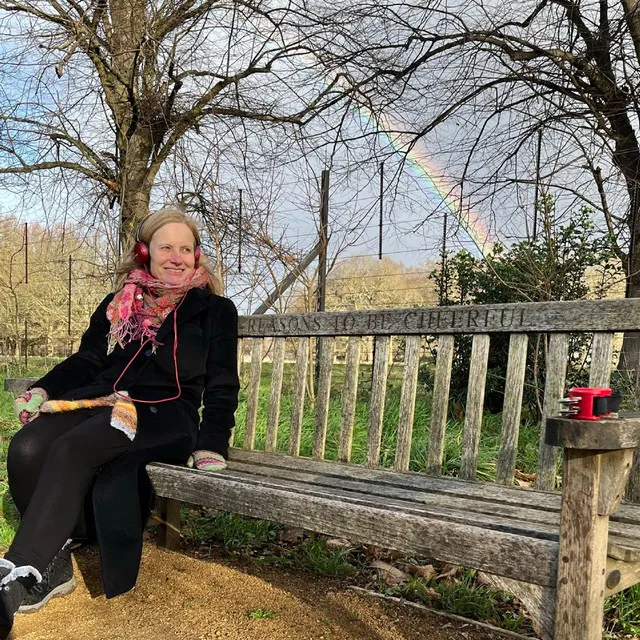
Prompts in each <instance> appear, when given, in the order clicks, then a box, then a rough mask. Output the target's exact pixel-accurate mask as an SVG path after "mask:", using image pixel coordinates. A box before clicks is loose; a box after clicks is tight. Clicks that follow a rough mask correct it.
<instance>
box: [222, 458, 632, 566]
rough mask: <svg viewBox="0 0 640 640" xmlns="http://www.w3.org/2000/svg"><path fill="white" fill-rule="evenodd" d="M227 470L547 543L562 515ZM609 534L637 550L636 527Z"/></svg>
mask: <svg viewBox="0 0 640 640" xmlns="http://www.w3.org/2000/svg"><path fill="white" fill-rule="evenodd" d="M229 465H230V467H229V468H230V470H231V472H232V473H235V472H238V473H240V474H249V475H251V476H257V477H264V478H265V481H267V479H269V480H272V481H275V482H280V481H281V480H285V481H287V482H295V483H296V484H297V486H299V487H300V490H301V491H314V490H318V489H324V490H336V491H338V492H341V493H342V492H349V493H347V494H345V495H355V494H357V495H358V496H361V497H362V498H363V499H368V500H373V501H384V502H385V503H386V504H392V503H394V502H397V503H398V504H402V505H404V507H405V508H407V509H411V510H417V511H418V512H419V511H420V510H421V509H423V508H425V507H427V508H428V511H429V513H431V514H433V513H434V509H435V510H437V511H439V510H441V509H442V510H445V511H448V512H450V513H452V512H456V513H458V514H460V513H462V514H464V515H463V516H462V519H463V520H464V521H469V522H470V523H471V524H472V523H473V522H474V521H475V520H476V519H477V522H478V524H480V523H481V522H482V523H484V524H486V525H487V526H496V527H497V526H499V527H500V528H501V530H503V531H510V530H513V531H514V532H516V531H518V530H522V531H523V532H527V531H528V532H529V533H530V534H531V535H535V536H536V537H544V538H547V539H557V536H558V530H559V526H560V513H559V501H557V500H550V501H549V505H548V508H547V509H532V508H526V507H522V506H521V505H520V504H518V503H516V502H503V503H496V502H487V501H486V500H484V499H482V498H480V499H476V500H474V499H473V498H470V497H467V496H464V495H458V496H451V495H443V494H441V493H437V492H434V493H431V492H428V491H423V490H416V489H414V488H411V487H401V486H398V485H390V484H380V483H372V482H370V481H366V480H354V479H352V478H349V477H336V476H335V475H322V474H318V473H310V472H305V471H296V470H292V469H287V468H284V467H269V466H267V465H256V464H245V463H242V462H233V461H231V462H230V463H229ZM390 501H391V502H390ZM459 517H460V516H459ZM523 527H524V529H523ZM609 531H610V533H611V535H612V536H613V537H614V538H615V544H616V546H618V547H625V548H626V547H631V548H636V549H638V550H640V540H638V536H639V534H640V526H639V525H638V524H635V525H632V524H627V523H620V522H611V524H610V527H609ZM619 556H620V554H619V553H616V555H615V557H619ZM624 557H627V556H623V557H619V559H624Z"/></svg>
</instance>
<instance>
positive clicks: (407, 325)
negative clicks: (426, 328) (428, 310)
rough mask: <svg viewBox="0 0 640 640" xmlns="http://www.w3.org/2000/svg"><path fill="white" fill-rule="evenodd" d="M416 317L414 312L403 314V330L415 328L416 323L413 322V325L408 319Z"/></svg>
mask: <svg viewBox="0 0 640 640" xmlns="http://www.w3.org/2000/svg"><path fill="white" fill-rule="evenodd" d="M417 315H418V314H417V313H416V312H415V311H409V312H408V313H406V314H405V316H404V318H403V323H404V328H405V329H413V328H415V325H416V323H415V322H413V323H412V322H410V319H415V317H416V316H417ZM423 315H424V314H423ZM421 326H422V325H421Z"/></svg>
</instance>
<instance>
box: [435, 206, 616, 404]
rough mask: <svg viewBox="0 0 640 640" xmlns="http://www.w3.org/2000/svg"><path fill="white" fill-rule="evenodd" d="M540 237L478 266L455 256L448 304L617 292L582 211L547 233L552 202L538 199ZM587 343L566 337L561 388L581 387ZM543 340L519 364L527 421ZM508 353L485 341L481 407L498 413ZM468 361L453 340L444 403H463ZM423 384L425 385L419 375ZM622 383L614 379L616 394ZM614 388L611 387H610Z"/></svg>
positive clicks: (496, 250) (609, 257)
mask: <svg viewBox="0 0 640 640" xmlns="http://www.w3.org/2000/svg"><path fill="white" fill-rule="evenodd" d="M543 209H544V211H545V212H546V215H545V220H546V221H547V222H545V224H544V233H541V234H540V235H539V236H538V238H537V239H536V240H525V241H522V242H518V243H515V244H513V245H512V246H510V247H504V246H503V245H501V244H497V245H496V246H494V247H493V249H492V251H491V252H490V253H489V254H488V255H487V256H485V257H484V258H475V257H474V256H472V255H471V254H470V253H468V252H466V251H463V252H460V253H458V254H454V255H450V256H448V257H447V260H446V262H445V265H446V267H445V268H446V269H447V274H445V275H446V282H447V285H448V289H447V292H446V296H445V303H448V304H499V303H510V302H511V303H513V302H547V301H551V300H576V299H581V298H602V297H605V296H606V295H609V294H611V293H612V292H614V291H615V289H616V288H617V289H618V290H619V289H620V288H621V287H620V285H624V271H623V269H622V268H621V265H620V263H619V261H618V260H617V258H616V256H615V254H614V253H613V251H612V250H611V244H610V241H609V239H608V238H607V237H606V236H602V235H601V234H598V233H597V231H596V229H595V228H594V224H593V221H592V219H591V213H592V212H590V211H588V210H586V209H583V210H582V211H580V212H579V213H578V214H576V215H575V216H574V217H573V219H572V220H571V222H569V223H568V224H567V225H566V226H558V227H555V226H552V225H551V224H549V223H548V221H549V220H551V219H552V214H553V201H552V199H551V198H546V199H545V202H544V203H543ZM432 277H433V278H434V280H435V281H436V284H438V285H439V284H440V282H441V281H442V278H443V272H442V268H439V269H437V270H435V271H434V272H433V273H432ZM620 293H621V292H620V291H618V295H620ZM589 348H590V343H589V341H588V340H586V339H585V338H584V336H570V346H569V366H568V369H567V386H568V387H571V386H585V384H586V382H587V379H588V377H587V374H588V367H587V365H588V361H589ZM546 351H547V340H546V339H545V337H544V336H542V335H540V334H538V335H537V336H532V338H531V340H530V343H529V354H528V358H527V378H526V382H525V399H524V401H525V403H526V404H527V405H528V406H529V409H530V410H529V416H530V417H534V416H539V415H540V414H541V412H542V392H543V389H544V370H545V367H544V362H545V356H546ZM508 352H509V339H508V336H506V337H504V336H499V335H496V336H493V337H492V340H491V349H490V352H489V363H488V373H487V385H486V391H485V402H486V406H487V408H488V409H489V410H490V411H494V412H497V411H501V409H502V404H503V396H504V384H505V379H506V364H507V360H508ZM470 353H471V339H470V336H460V337H459V339H457V340H456V347H455V354H454V367H453V373H452V382H451V390H452V397H453V398H454V399H455V400H456V401H457V402H460V403H464V400H465V397H466V387H467V382H468V375H469V370H468V369H469V359H470ZM423 379H425V381H428V380H429V374H428V372H427V371H426V370H425V372H423ZM623 382H624V380H623V379H619V380H618V382H617V386H620V385H621V384H622V383H623ZM614 384H616V381H615V380H614Z"/></svg>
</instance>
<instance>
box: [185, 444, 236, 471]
mask: <svg viewBox="0 0 640 640" xmlns="http://www.w3.org/2000/svg"><path fill="white" fill-rule="evenodd" d="M187 467H191V468H194V467H195V468H196V469H199V470H200V471H222V470H223V469H226V468H227V461H226V460H225V459H224V458H223V457H222V456H221V455H220V454H219V453H215V452H214V451H206V450H204V449H202V450H200V451H194V452H193V453H192V454H191V455H190V456H189V459H188V460H187Z"/></svg>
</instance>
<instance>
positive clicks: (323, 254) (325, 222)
mask: <svg viewBox="0 0 640 640" xmlns="http://www.w3.org/2000/svg"><path fill="white" fill-rule="evenodd" d="M328 227H329V170H328V169H324V170H323V172H322V183H321V187H320V254H319V256H318V302H317V305H316V310H317V311H324V308H325V303H326V297H327V241H328V237H329V234H328Z"/></svg>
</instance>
